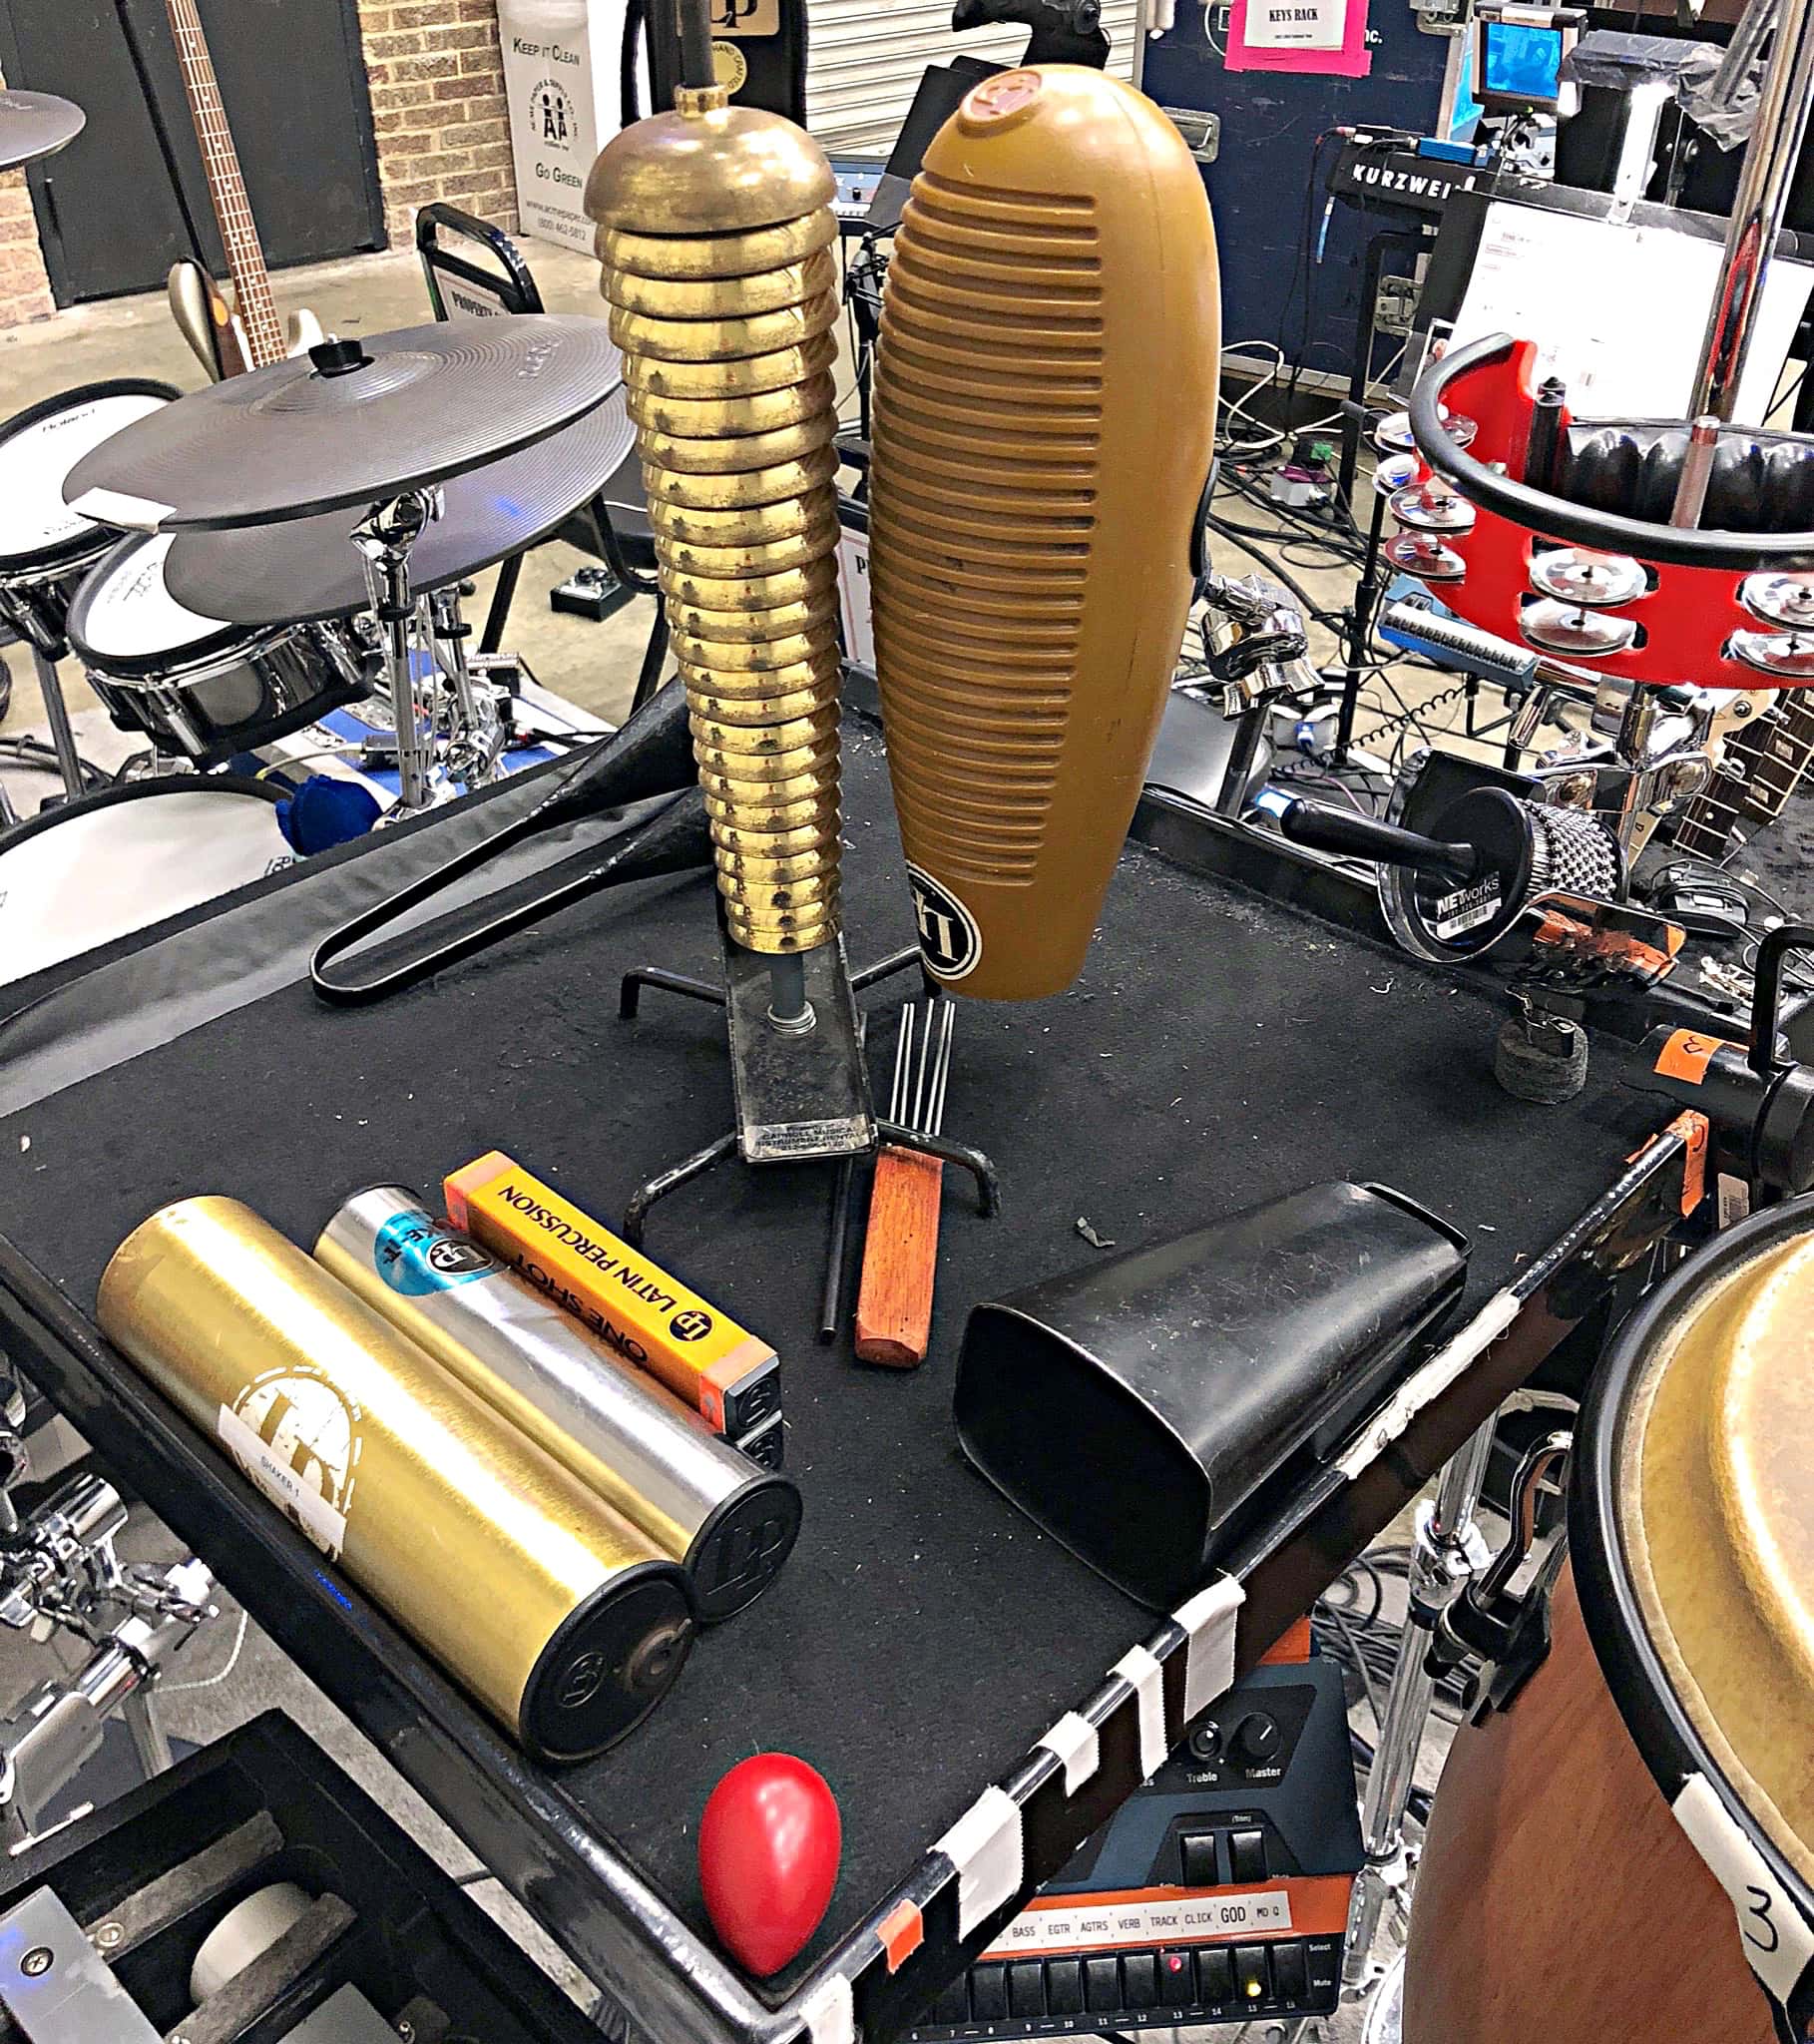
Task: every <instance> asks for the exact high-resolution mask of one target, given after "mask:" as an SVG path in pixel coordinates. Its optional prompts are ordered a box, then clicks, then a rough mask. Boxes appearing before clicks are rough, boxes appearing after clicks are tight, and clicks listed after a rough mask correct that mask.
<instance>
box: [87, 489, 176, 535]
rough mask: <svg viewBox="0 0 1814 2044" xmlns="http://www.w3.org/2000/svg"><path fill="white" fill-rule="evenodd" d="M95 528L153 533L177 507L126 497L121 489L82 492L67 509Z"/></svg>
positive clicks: (145, 498) (141, 498)
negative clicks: (85, 519)
mask: <svg viewBox="0 0 1814 2044" xmlns="http://www.w3.org/2000/svg"><path fill="white" fill-rule="evenodd" d="M69 508H70V509H71V510H72V511H74V512H75V513H76V514H77V515H78V516H79V517H82V518H92V519H94V520H95V522H96V523H97V524H98V525H124V526H125V527H126V528H127V530H128V531H129V532H156V531H157V530H158V529H159V528H160V527H161V526H162V525H163V523H164V521H165V519H167V518H168V517H169V516H170V514H171V513H172V512H173V511H174V510H175V509H176V508H177V507H176V505H174V504H154V503H153V502H152V500H151V499H150V498H149V497H129V496H128V495H127V494H126V493H125V491H124V490H84V491H83V492H82V494H81V496H79V497H78V498H76V499H75V501H74V502H73V503H72V504H71V505H70V507H69Z"/></svg>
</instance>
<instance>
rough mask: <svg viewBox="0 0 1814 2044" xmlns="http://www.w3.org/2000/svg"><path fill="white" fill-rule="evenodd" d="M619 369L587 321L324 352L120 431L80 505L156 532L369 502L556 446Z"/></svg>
mask: <svg viewBox="0 0 1814 2044" xmlns="http://www.w3.org/2000/svg"><path fill="white" fill-rule="evenodd" d="M619 373H620V372H619V365H618V351H617V349H616V348H615V347H613V346H612V344H611V336H610V334H609V333H608V332H607V330H606V326H605V322H604V321H603V320H600V319H592V318H588V317H585V316H582V315H567V316H563V315H557V314H554V313H548V312H525V313H521V314H519V315H518V316H516V317H514V318H510V319H462V320H457V321H453V322H449V323H444V324H434V325H428V326H409V327H404V328H403V329H401V330H400V331H398V332H395V333H374V334H368V335H364V336H361V337H360V338H359V339H357V340H327V341H322V342H321V343H319V345H317V346H315V347H312V348H310V349H309V350H308V353H307V354H306V355H302V356H298V357H297V358H296V359H294V360H292V361H283V362H273V363H271V364H270V365H269V367H267V368H263V369H253V370H252V371H251V372H250V373H249V374H248V375H244V376H232V377H229V378H228V379H227V381H226V382H224V383H216V384H213V385H211V386H210V387H209V388H208V389H205V390H198V391H195V392H192V393H191V394H190V395H189V396H187V397H182V398H179V399H178V400H177V402H176V403H175V404H171V405H166V406H165V407H164V408H163V410H162V412H160V413H159V414H158V415H157V416H156V417H148V418H144V419H141V420H139V421H138V423H137V424H135V425H133V426H129V427H128V428H127V429H126V430H125V431H124V432H121V433H117V434H116V435H115V436H114V437H113V438H112V439H111V440H108V441H106V442H104V443H103V444H102V445H101V446H99V447H97V448H96V449H95V450H94V452H93V453H92V454H88V455H86V456H84V458H83V459H82V460H81V461H79V462H78V463H77V464H76V466H75V468H74V469H72V470H71V472H70V474H69V476H68V478H67V480H66V481H65V483H64V486H63V495H64V501H65V502H66V503H68V504H70V505H71V506H72V507H73V508H75V509H76V510H78V511H80V512H81V513H82V514H83V515H84V516H85V517H89V518H95V519H99V520H101V521H103V522H105V523H108V524H113V525H124V526H128V527H130V528H133V529H136V530H140V531H146V532H162V531H167V530H170V531H174V530H177V529H179V528H184V527H195V528H200V529H203V530H226V529H229V528H231V527H234V526H241V525H262V524H267V523H269V522H271V521H273V520H278V519H293V518H306V517H310V516H312V515H313V514H314V513H316V512H321V511H332V510H336V509H340V508H342V507H345V506H349V505H358V506H360V507H368V506H371V505H375V504H380V503H384V502H387V501H388V500H389V499H391V498H393V497H397V496H400V495H402V494H403V493H404V492H405V491H407V490H414V489H421V488H424V487H427V486H428V485H431V484H434V483H439V482H443V481H445V480H446V479H447V478H448V477H449V476H455V475H463V474H465V473H466V471H467V470H469V469H474V468H481V467H483V466H484V465H485V464H486V463H487V462H491V461H496V460H498V459H500V458H501V457H502V456H504V455H507V454H512V453H514V452H515V451H516V450H517V449H518V448H521V447H528V446H532V445H533V444H534V443H535V442H536V441H538V440H542V439H546V438H547V436H548V435H549V434H550V433H554V432H558V431H559V430H560V429H561V427H563V426H566V425H571V424H572V423H573V421H574V420H575V419H578V418H581V417H583V416H584V415H585V414H586V413H587V412H589V411H591V410H592V409H593V408H594V407H595V406H597V405H599V404H602V403H603V402H604V401H605V399H606V398H607V397H608V396H609V395H610V393H611V391H612V389H613V388H614V386H615V385H616V383H617V381H618V377H619Z"/></svg>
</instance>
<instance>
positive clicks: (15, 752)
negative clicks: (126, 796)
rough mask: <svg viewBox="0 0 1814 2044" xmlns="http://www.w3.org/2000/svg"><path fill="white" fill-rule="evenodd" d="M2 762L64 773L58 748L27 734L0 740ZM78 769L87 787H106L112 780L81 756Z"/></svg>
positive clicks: (77, 758)
mask: <svg viewBox="0 0 1814 2044" xmlns="http://www.w3.org/2000/svg"><path fill="white" fill-rule="evenodd" d="M0 760H10V761H11V762H12V763H13V765H14V766H15V767H30V768H31V769H32V770H33V771H34V772H36V771H45V772H50V773H59V772H61V771H62V767H60V765H59V764H58V760H57V750H56V748H55V747H54V746H52V745H49V744H47V743H46V742H45V741H44V740H43V739H35V738H32V737H31V736H30V735H29V734H25V733H21V734H20V735H19V736H18V737H9V738H0ZM76 767H77V770H78V771H79V772H80V773H81V775H82V780H83V784H84V786H86V787H105V786H107V784H108V782H109V780H110V778H111V775H109V774H107V773H105V772H104V771H103V770H102V769H101V768H100V767H97V766H96V765H95V763H94V762H93V761H92V760H85V759H83V758H82V756H81V755H80V754H77V756H76Z"/></svg>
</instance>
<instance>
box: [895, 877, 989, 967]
mask: <svg viewBox="0 0 1814 2044" xmlns="http://www.w3.org/2000/svg"><path fill="white" fill-rule="evenodd" d="M907 883H908V885H909V886H910V887H911V888H912V889H913V919H914V922H915V924H916V925H917V926H918V929H919V935H920V952H921V955H922V956H923V957H924V958H925V960H926V970H927V971H928V972H930V973H931V974H932V975H933V976H934V977H935V978H937V979H962V978H964V976H965V975H966V974H967V973H971V972H974V971H975V970H976V968H977V965H978V963H979V961H980V960H981V958H982V955H983V933H982V931H981V930H980V929H978V928H977V924H976V917H975V916H974V915H972V914H971V913H970V911H969V909H967V908H966V907H965V906H964V904H963V903H962V902H961V901H960V900H959V899H958V898H957V896H956V895H955V894H954V893H952V891H951V890H950V888H949V887H946V886H943V885H941V884H940V882H939V881H937V880H935V879H934V878H933V877H932V875H931V874H930V873H928V872H924V871H922V870H921V868H920V867H918V866H913V865H910V866H909V867H908V868H907Z"/></svg>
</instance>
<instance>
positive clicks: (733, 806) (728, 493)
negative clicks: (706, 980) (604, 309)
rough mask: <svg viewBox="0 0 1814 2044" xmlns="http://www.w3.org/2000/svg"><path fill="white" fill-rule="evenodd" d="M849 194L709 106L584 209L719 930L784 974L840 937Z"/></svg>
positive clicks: (625, 150) (634, 145) (772, 122)
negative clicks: (840, 255) (637, 466)
mask: <svg viewBox="0 0 1814 2044" xmlns="http://www.w3.org/2000/svg"><path fill="white" fill-rule="evenodd" d="M834 189H835V187H834V181H833V179H832V176H831V172H830V168H829V166H828V165H827V164H826V162H825V159H824V156H823V153H822V152H821V151H820V150H819V149H818V147H817V145H816V144H815V143H813V142H812V141H811V140H810V139H809V138H808V137H807V136H806V135H805V134H803V133H802V132H801V131H800V130H799V129H797V128H795V127H793V126H792V124H791V123H789V122H786V121H783V120H780V119H779V118H778V117H776V116H773V115H769V114H764V113H761V112H759V111H757V110H755V109H752V108H745V107H731V106H728V105H727V104H726V102H725V98H724V95H723V94H722V93H721V92H720V91H717V90H715V89H707V90H705V91H701V92H696V93H693V92H682V93H681V94H680V95H679V96H678V97H677V101H676V107H675V111H674V112H673V113H672V114H662V115H657V116H656V117H654V118H653V119H652V120H648V121H642V122H639V123H637V124H636V125H635V126H634V127H632V128H628V129H626V130H625V131H624V132H623V133H622V134H621V135H619V136H618V137H617V138H616V139H615V140H614V141H613V142H612V143H610V144H609V145H608V146H607V148H606V149H605V150H604V152H603V153H602V154H601V156H600V158H599V160H598V162H597V163H596V164H595V165H594V167H593V173H592V177H591V179H590V180H589V182H588V186H587V195H586V207H587V212H588V213H589V214H590V215H591V217H592V219H593V220H594V221H596V222H597V223H598V226H599V232H598V243H597V246H598V253H599V257H600V261H601V265H602V274H601V281H600V289H601V291H602V294H603V295H604V297H605V299H606V301H607V302H608V303H609V304H610V306H611V308H612V310H611V331H612V336H613V338H614V339H615V340H616V341H617V342H618V344H619V346H620V347H621V348H622V349H623V351H624V374H625V381H626V385H627V387H628V390H629V393H630V408H631V414H632V417H633V418H634V419H635V421H636V425H637V448H638V452H639V454H640V456H641V458H642V463H643V477H644V487H645V492H646V495H647V497H648V501H649V516H650V524H651V527H652V529H653V531H654V533H655V538H656V548H657V554H658V557H659V559H660V563H661V582H662V589H663V597H664V602H665V603H666V605H667V610H668V619H669V625H670V628H671V630H672V631H673V633H674V638H675V647H676V651H677V654H678V656H679V660H680V674H681V678H682V681H683V683H684V686H685V689H686V694H687V703H688V708H689V711H690V713H691V720H692V731H693V746H694V753H695V757H696V758H697V760H698V763H699V767H700V779H701V782H702V783H703V785H704V787H705V790H706V794H707V813H708V817H709V820H710V824H711V830H712V836H713V840H714V843H715V846H716V850H717V880H718V889H719V892H720V894H721V896H722V898H723V902H724V911H725V921H726V923H727V925H728V927H729V930H730V934H731V935H732V937H734V938H735V940H736V941H737V942H738V943H739V944H742V945H744V946H745V947H746V948H747V949H750V950H753V951H760V952H766V953H769V954H771V955H772V954H776V953H782V952H788V951H801V950H807V949H810V948H812V947H813V946H815V945H818V944H821V943H824V942H826V941H828V940H829V939H831V938H832V937H835V936H836V934H837V930H838V917H837V898H838V849H839V847H838V806H837V793H838V745H837V706H838V682H839V664H838V658H837V647H836V633H835V620H836V608H835V587H836V570H835V555H836V548H837V538H838V522H837V502H836V495H835V491H834V488H833V480H832V479H833V477H834V475H835V473H836V469H837V457H836V453H835V451H834V449H833V447H832V444H831V443H832V438H833V434H834V432H835V428H836V411H835V396H834V389H833V383H832V377H831V374H830V371H831V367H832V364H833V362H834V360H835V358H836V343H835V340H834V339H833V335H832V329H833V327H835V325H836V322H837V311H838V303H837V276H836V260H835V256H833V255H832V253H831V252H832V249H833V247H834V244H835V242H836V239H837V224H836V221H835V219H834V218H833V216H832V214H831V211H830V206H829V201H830V199H831V196H832V193H833V190H834ZM777 783H784V784H785V787H786V798H785V800H784V802H778V801H777V800H776V798H775V789H776V786H777Z"/></svg>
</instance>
